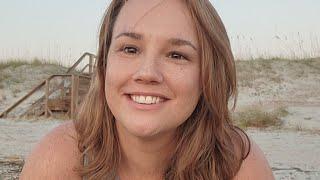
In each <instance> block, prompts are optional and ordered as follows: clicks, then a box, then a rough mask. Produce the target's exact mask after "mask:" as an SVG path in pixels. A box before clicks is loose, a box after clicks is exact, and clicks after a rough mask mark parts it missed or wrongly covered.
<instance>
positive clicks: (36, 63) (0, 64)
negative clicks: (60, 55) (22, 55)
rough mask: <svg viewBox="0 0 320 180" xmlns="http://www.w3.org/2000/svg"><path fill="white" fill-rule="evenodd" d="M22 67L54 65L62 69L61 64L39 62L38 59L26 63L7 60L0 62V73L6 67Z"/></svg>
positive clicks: (48, 61)
mask: <svg viewBox="0 0 320 180" xmlns="http://www.w3.org/2000/svg"><path fill="white" fill-rule="evenodd" d="M23 65H30V66H32V67H36V66H40V65H55V66H61V67H63V65H62V64H61V63H59V62H58V61H55V60H41V59H38V58H34V59H33V60H32V61H27V60H24V59H9V60H7V61H4V62H0V71H1V70H3V69H6V68H8V67H11V68H17V67H19V66H23Z"/></svg>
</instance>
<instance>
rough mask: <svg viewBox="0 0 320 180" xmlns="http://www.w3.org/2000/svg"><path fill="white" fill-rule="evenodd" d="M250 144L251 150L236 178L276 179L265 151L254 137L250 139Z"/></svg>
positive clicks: (251, 179) (253, 179)
mask: <svg viewBox="0 0 320 180" xmlns="http://www.w3.org/2000/svg"><path fill="white" fill-rule="evenodd" d="M250 144H251V149H250V152H249V154H248V156H247V158H246V159H245V160H244V161H243V162H242V165H241V168H240V170H239V172H238V173H237V175H236V177H235V178H234V180H256V179H260V180H274V176H273V173H272V170H271V168H270V166H269V163H268V161H267V159H266V157H265V155H264V153H263V152H262V150H261V149H260V148H259V146H258V145H257V144H256V143H255V142H254V141H253V140H252V139H250Z"/></svg>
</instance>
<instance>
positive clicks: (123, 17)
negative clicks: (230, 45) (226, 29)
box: [113, 0, 197, 43]
mask: <svg viewBox="0 0 320 180" xmlns="http://www.w3.org/2000/svg"><path fill="white" fill-rule="evenodd" d="M113 32H114V35H117V34H118V33H122V32H137V33H141V34H143V35H146V36H159V37H166V38H184V39H189V40H191V41H193V42H195V43H196V42H197V38H196V33H195V27H194V23H193V21H192V18H191V16H190V13H189V11H188V9H187V7H186V5H185V4H184V3H183V1H182V0H129V1H127V2H126V3H125V5H124V6H123V8H122V9H121V11H120V14H119V16H118V18H117V20H116V23H115V26H114V30H113Z"/></svg>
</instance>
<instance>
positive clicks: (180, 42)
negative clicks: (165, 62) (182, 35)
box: [169, 38, 197, 51]
mask: <svg viewBox="0 0 320 180" xmlns="http://www.w3.org/2000/svg"><path fill="white" fill-rule="evenodd" d="M169 42H170V44H172V45H174V46H190V47H192V49H194V50H195V51H197V48H196V46H195V45H193V44H192V43H191V42H190V41H188V40H184V39H179V38H172V39H170V40H169Z"/></svg>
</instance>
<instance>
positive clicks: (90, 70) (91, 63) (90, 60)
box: [89, 55, 93, 75]
mask: <svg viewBox="0 0 320 180" xmlns="http://www.w3.org/2000/svg"><path fill="white" fill-rule="evenodd" d="M92 67H93V56H92V55H89V74H90V75H91V74H92V72H93V68H92Z"/></svg>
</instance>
